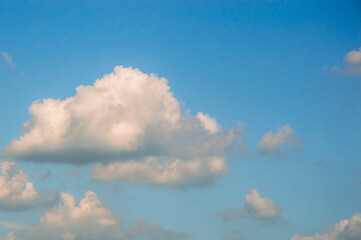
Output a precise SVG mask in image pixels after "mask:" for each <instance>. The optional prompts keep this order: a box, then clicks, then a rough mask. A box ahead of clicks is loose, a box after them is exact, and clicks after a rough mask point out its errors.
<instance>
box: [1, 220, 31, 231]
mask: <svg viewBox="0 0 361 240" xmlns="http://www.w3.org/2000/svg"><path fill="white" fill-rule="evenodd" d="M0 227H3V228H8V229H23V228H25V227H26V225H22V224H18V223H13V222H5V221H1V220H0Z"/></svg>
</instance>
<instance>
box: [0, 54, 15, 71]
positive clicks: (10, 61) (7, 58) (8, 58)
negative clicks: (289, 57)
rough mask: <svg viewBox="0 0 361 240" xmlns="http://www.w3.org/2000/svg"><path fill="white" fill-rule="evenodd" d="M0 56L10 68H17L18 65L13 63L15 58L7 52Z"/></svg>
mask: <svg viewBox="0 0 361 240" xmlns="http://www.w3.org/2000/svg"><path fill="white" fill-rule="evenodd" d="M0 54H1V56H2V57H3V59H4V61H5V62H6V64H7V65H8V66H9V68H11V69H14V68H15V67H16V64H15V63H14V62H13V57H12V56H11V55H10V54H8V53H7V52H1V53H0Z"/></svg>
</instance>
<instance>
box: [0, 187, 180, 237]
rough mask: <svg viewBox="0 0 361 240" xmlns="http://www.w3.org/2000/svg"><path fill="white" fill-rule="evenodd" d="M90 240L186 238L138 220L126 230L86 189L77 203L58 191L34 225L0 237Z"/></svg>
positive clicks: (96, 197) (66, 194)
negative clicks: (53, 204) (54, 203)
mask: <svg viewBox="0 0 361 240" xmlns="http://www.w3.org/2000/svg"><path fill="white" fill-rule="evenodd" d="M25 239H26V240H43V239H44V240H59V239H60V240H90V239H107V240H112V239H114V240H115V239H117V240H130V239H150V240H152V239H164V240H170V239H187V235H186V234H182V233H176V232H173V231H167V230H164V229H163V228H161V227H160V226H159V225H156V224H152V223H148V222H145V221H144V220H138V221H136V222H135V223H133V224H132V225H131V226H130V227H129V228H128V229H127V230H123V224H122V221H120V220H119V219H118V217H117V216H116V214H115V213H114V212H113V211H112V210H111V209H110V208H108V207H104V206H103V205H102V204H101V202H100V201H99V199H98V196H97V194H96V193H94V192H91V191H88V192H86V193H85V196H84V198H83V199H81V200H80V201H79V204H78V205H77V204H76V202H75V200H74V197H73V196H72V195H71V194H70V193H62V194H61V201H60V203H59V205H58V206H56V207H54V208H52V209H50V210H49V211H48V212H46V213H45V216H43V217H41V218H40V223H39V225H38V226H32V227H26V228H23V229H19V230H13V231H12V232H10V233H8V234H7V235H5V236H4V237H3V238H2V240H25Z"/></svg>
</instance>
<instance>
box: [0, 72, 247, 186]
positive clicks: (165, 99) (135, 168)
mask: <svg viewBox="0 0 361 240" xmlns="http://www.w3.org/2000/svg"><path fill="white" fill-rule="evenodd" d="M29 112H30V115H31V118H30V120H29V121H27V122H26V123H25V124H24V131H23V133H22V134H21V135H20V137H19V138H18V139H15V140H13V141H12V142H11V143H10V144H8V145H6V146H5V147H4V149H3V152H2V153H3V155H4V156H6V157H9V158H15V159H20V160H25V161H32V162H66V163H72V164H88V163H101V164H106V163H109V162H116V164H111V165H109V166H111V167H109V166H106V167H101V166H100V165H96V166H95V167H94V169H95V170H96V171H95V173H94V174H93V176H95V178H97V179H99V180H111V179H113V178H117V179H120V180H125V181H131V182H144V181H149V183H151V184H167V181H166V180H160V179H159V178H158V177H156V176H153V175H154V174H153V173H154V171H155V172H157V173H160V174H162V175H163V177H165V175H167V176H168V175H169V174H170V175H173V176H169V177H170V178H169V177H166V178H168V179H170V180H169V183H170V185H172V186H173V185H174V186H181V185H183V184H182V183H179V182H182V181H183V180H180V178H182V179H185V177H191V179H194V180H195V181H196V183H195V185H202V184H203V183H209V182H212V179H210V178H212V177H213V176H214V177H216V178H218V177H220V175H222V174H223V173H225V172H227V171H226V169H227V168H226V167H225V166H226V162H225V161H226V159H225V156H226V154H227V153H228V151H229V150H230V148H231V147H232V145H233V144H234V142H235V141H236V140H239V139H240V138H241V134H242V129H241V127H240V126H237V127H235V128H232V129H226V130H223V129H222V127H221V126H220V125H219V124H218V123H217V122H216V120H215V119H214V118H211V117H209V116H208V115H206V114H204V113H202V112H199V113H197V115H196V116H191V115H189V114H185V115H183V114H182V111H181V107H180V103H179V102H178V101H177V99H175V98H174V96H173V93H172V92H171V91H170V87H169V86H168V82H167V80H166V79H164V78H158V77H157V76H155V75H152V74H151V75H148V74H144V73H142V72H141V71H139V70H138V69H132V68H125V67H121V66H119V67H116V68H115V69H114V72H113V73H111V74H108V75H105V76H104V77H103V78H102V79H98V80H97V81H96V82H95V83H94V85H93V86H79V87H78V88H77V93H76V95H75V96H74V97H70V98H67V99H65V100H57V99H44V100H42V101H36V102H34V103H33V104H32V105H31V107H30V108H29ZM150 158H151V159H157V160H152V164H153V165H154V166H149V163H150V162H149V159H150ZM164 159H165V160H164ZM215 159H216V160H215ZM163 160H164V163H160V162H161V161H163ZM214 163H217V164H218V166H220V168H217V166H214V165H213V164H214ZM198 165H201V167H204V168H205V169H206V170H202V169H198V168H197V166H198ZM172 166H174V168H172ZM112 167H114V168H115V169H118V171H119V173H117V172H115V170H114V169H112ZM121 167H128V168H131V170H132V172H133V173H134V174H135V175H136V176H137V178H135V176H129V174H128V175H127V176H125V175H124V173H123V172H122V170H121ZM213 167H216V168H215V169H214V168H213ZM144 168H146V169H147V170H150V171H153V173H152V172H151V173H149V174H148V175H147V176H142V175H140V174H139V173H140V172H142V169H144ZM106 170H111V172H110V173H109V177H106V176H105V174H106V173H105V171H106ZM193 170H194V171H193ZM179 174H185V176H183V177H179V176H178V175H179ZM197 174H200V175H201V176H203V177H204V179H200V178H199V177H198V176H197ZM105 178H108V179H105ZM186 181H188V180H186ZM185 185H192V184H191V183H186V184H185Z"/></svg>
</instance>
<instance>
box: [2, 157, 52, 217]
mask: <svg viewBox="0 0 361 240" xmlns="http://www.w3.org/2000/svg"><path fill="white" fill-rule="evenodd" d="M0 168H1V173H2V175H0V210H5V211H11V210H26V209H34V208H43V207H49V206H50V205H52V204H54V203H55V201H56V194H55V192H53V191H50V190H49V191H45V190H44V191H41V192H40V193H38V192H37V191H36V190H35V189H34V184H33V183H32V182H29V178H28V175H27V174H25V173H24V172H23V171H22V170H21V169H20V168H19V167H18V165H16V164H15V163H14V162H9V161H2V162H0Z"/></svg>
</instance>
